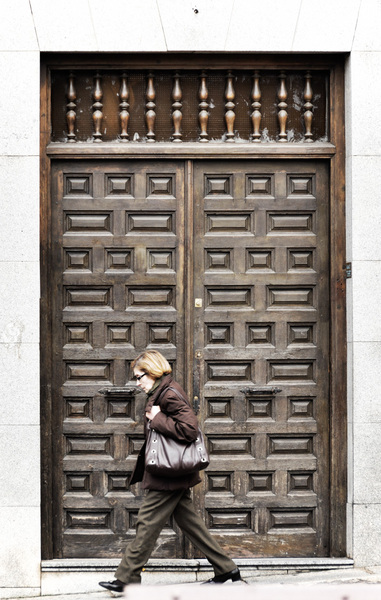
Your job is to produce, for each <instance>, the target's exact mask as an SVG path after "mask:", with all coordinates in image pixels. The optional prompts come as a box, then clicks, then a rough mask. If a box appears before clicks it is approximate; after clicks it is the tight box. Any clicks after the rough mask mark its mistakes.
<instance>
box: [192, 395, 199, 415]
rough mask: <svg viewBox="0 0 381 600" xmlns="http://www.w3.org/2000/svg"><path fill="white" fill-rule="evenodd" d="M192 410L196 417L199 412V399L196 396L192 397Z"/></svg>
mask: <svg viewBox="0 0 381 600" xmlns="http://www.w3.org/2000/svg"><path fill="white" fill-rule="evenodd" d="M193 410H194V412H195V413H196V415H197V414H198V413H199V410H200V398H199V397H198V396H193Z"/></svg>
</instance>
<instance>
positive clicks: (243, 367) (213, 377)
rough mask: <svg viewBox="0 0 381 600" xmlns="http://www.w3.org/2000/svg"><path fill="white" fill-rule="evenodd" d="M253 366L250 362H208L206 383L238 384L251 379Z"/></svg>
mask: <svg viewBox="0 0 381 600" xmlns="http://www.w3.org/2000/svg"><path fill="white" fill-rule="evenodd" d="M253 370H254V365H253V363H251V362H246V361H245V362H238V361H237V362H208V363H207V376H208V382H210V383H217V382H219V381H228V382H232V381H233V382H234V381H236V382H239V381H251V380H252V379H253Z"/></svg>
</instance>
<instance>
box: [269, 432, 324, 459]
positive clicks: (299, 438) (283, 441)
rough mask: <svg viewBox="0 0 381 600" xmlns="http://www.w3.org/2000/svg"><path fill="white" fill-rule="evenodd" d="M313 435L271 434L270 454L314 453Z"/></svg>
mask: <svg viewBox="0 0 381 600" xmlns="http://www.w3.org/2000/svg"><path fill="white" fill-rule="evenodd" d="M313 448H314V445H313V435H289V436H283V435H269V436H268V455H269V456H271V455H274V454H287V455H295V456H296V455H298V456H299V455H301V454H313Z"/></svg>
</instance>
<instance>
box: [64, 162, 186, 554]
mask: <svg viewBox="0 0 381 600" xmlns="http://www.w3.org/2000/svg"><path fill="white" fill-rule="evenodd" d="M183 173H184V165H183V163H174V162H171V161H165V162H155V161H151V162H149V163H148V164H147V163H141V162H139V161H138V160H136V161H127V160H125V161H107V160H106V161H105V160H101V161H97V162H91V161H87V162H85V161H84V162H82V161H73V162H62V163H57V164H56V165H55V166H54V167H53V179H52V181H53V185H52V197H53V203H52V240H53V249H52V255H53V267H54V268H53V269H52V292H53V293H52V315H53V321H54V322H53V339H54V342H53V348H54V353H53V373H54V378H53V382H52V383H53V407H54V414H53V427H54V432H55V444H54V448H53V452H54V455H55V456H54V463H55V492H54V498H55V502H56V504H55V507H54V520H53V527H54V528H55V532H54V534H55V535H54V537H55V555H56V556H64V557H81V556H83V557H108V556H118V555H120V551H121V550H122V549H123V548H124V546H125V544H126V541H127V540H128V539H129V538H131V537H132V536H134V533H135V528H134V525H135V521H136V515H137V512H138V509H139V505H140V500H141V499H140V497H138V495H139V494H140V491H139V486H131V487H130V486H129V478H130V475H131V471H132V468H133V465H134V463H135V460H136V455H137V452H138V450H139V448H140V447H141V444H142V442H143V428H142V414H143V408H144V402H145V394H140V395H137V396H135V395H134V393H133V392H131V390H129V389H126V388H125V386H126V384H127V383H128V382H129V380H130V379H131V375H132V374H131V372H130V367H129V364H130V361H131V360H132V359H133V358H135V357H136V355H137V354H138V353H139V352H140V351H142V350H144V349H145V348H146V347H149V348H160V349H161V351H162V352H164V353H165V355H166V356H167V358H168V360H169V361H170V362H172V363H173V365H174V372H175V376H176V377H177V378H178V380H179V381H180V382H181V381H182V378H183V373H184V351H185V349H184V299H183V294H184V282H183V277H184V273H183V265H184V257H183V251H184V250H183V249H184V175H183ZM102 389H103V390H104V389H106V390H112V393H102ZM174 529H176V526H175V524H174V523H170V524H169V525H168V527H167V528H166V529H165V530H164V532H163V534H162V536H161V540H160V542H161V543H160V552H159V555H160V556H164V557H165V556H169V557H173V556H180V557H181V556H182V555H183V539H182V537H181V536H179V535H177V533H178V532H175V531H174Z"/></svg>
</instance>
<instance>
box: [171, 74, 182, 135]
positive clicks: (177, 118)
mask: <svg viewBox="0 0 381 600" xmlns="http://www.w3.org/2000/svg"><path fill="white" fill-rule="evenodd" d="M182 97H183V94H182V91H181V87H180V75H179V74H178V73H176V74H175V77H174V80H173V90H172V100H173V104H172V121H173V136H172V141H173V142H181V141H182V140H181V137H182V134H181V131H180V129H181V121H182V118H183V113H182V112H181V108H182V103H181V99H182Z"/></svg>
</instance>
